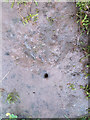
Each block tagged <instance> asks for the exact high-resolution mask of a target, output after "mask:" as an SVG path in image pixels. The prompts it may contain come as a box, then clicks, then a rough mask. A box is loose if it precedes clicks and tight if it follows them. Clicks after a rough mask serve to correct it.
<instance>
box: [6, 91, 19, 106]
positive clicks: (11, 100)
mask: <svg viewBox="0 0 90 120" xmlns="http://www.w3.org/2000/svg"><path fill="white" fill-rule="evenodd" d="M18 98H19V95H18V93H17V92H16V90H15V89H14V90H13V92H10V93H8V96H7V99H6V102H8V103H9V104H11V103H15V102H16V101H17V100H18Z"/></svg>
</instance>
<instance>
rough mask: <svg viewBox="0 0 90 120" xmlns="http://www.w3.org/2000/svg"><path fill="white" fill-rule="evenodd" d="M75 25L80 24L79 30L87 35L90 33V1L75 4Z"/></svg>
mask: <svg viewBox="0 0 90 120" xmlns="http://www.w3.org/2000/svg"><path fill="white" fill-rule="evenodd" d="M76 7H77V8H78V12H77V14H76V15H77V19H78V20H77V23H80V28H81V30H82V33H83V32H86V33H87V34H89V33H90V1H89V2H77V3H76Z"/></svg>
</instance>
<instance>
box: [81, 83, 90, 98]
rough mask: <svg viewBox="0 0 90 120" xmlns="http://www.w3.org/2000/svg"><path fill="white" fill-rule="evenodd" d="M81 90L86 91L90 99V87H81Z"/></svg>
mask: <svg viewBox="0 0 90 120" xmlns="http://www.w3.org/2000/svg"><path fill="white" fill-rule="evenodd" d="M80 88H81V89H83V90H84V92H85V94H86V97H87V98H90V85H86V86H85V87H84V86H83V85H80Z"/></svg>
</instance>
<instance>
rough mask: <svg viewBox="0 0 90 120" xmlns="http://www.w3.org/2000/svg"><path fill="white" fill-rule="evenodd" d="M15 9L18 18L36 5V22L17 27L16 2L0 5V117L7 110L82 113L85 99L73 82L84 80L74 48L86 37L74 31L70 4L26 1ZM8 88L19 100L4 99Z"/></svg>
mask: <svg viewBox="0 0 90 120" xmlns="http://www.w3.org/2000/svg"><path fill="white" fill-rule="evenodd" d="M21 9H22V10H21V15H22V16H24V17H26V16H27V15H28V14H30V13H31V14H36V10H37V9H38V11H39V13H38V20H37V21H36V22H33V20H32V21H30V22H29V23H28V24H26V25H23V23H22V21H21V17H20V16H19V13H18V6H17V5H16V4H15V5H14V7H13V8H11V3H2V38H3V41H2V43H3V45H2V77H4V76H5V75H6V74H7V75H6V77H5V78H4V79H3V80H2V86H1V87H2V88H3V92H2V95H1V97H0V101H1V104H0V106H1V108H2V109H1V111H0V114H1V116H0V117H1V118H2V117H5V114H6V113H8V112H10V113H14V114H16V115H18V116H19V117H27V118H28V117H30V116H31V117H32V118H65V116H67V117H69V118H75V117H78V116H81V115H85V114H87V111H86V109H88V100H87V99H86V97H85V93H84V91H83V90H82V89H80V87H79V85H85V84H86V83H87V82H88V81H87V79H85V75H84V73H83V72H82V70H83V64H82V63H80V59H81V58H82V57H83V56H84V53H83V52H82V51H80V49H79V47H78V46H79V44H80V43H79V41H80V40H87V37H86V36H80V33H79V32H78V25H77V23H76V7H75V3H71V2H70V3H69V2H60V3H43V2H42V3H39V4H38V6H36V5H35V3H32V4H30V3H29V4H28V5H26V7H24V5H21ZM48 18H52V19H53V21H50V20H49V19H48ZM52 19H51V20H52ZM70 84H74V86H75V89H74V90H73V89H71V88H69V87H70ZM13 89H16V91H17V92H18V94H19V96H20V99H19V100H18V101H17V102H15V103H14V104H9V103H8V102H6V101H5V100H6V98H7V95H8V93H10V92H12V91H13Z"/></svg>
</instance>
